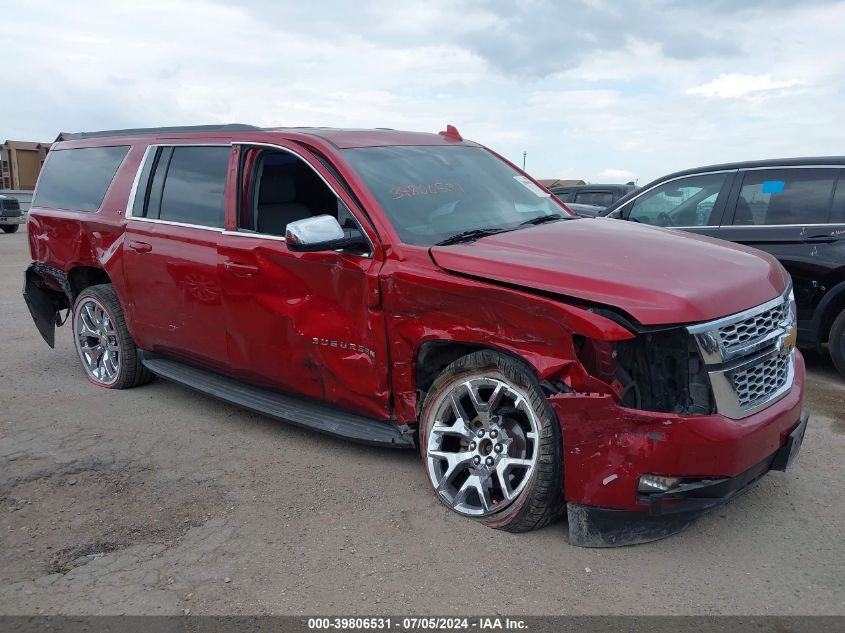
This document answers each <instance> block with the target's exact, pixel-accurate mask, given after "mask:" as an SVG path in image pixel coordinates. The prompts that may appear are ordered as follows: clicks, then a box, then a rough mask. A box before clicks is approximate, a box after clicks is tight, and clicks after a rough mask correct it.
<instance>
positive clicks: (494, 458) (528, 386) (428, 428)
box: [419, 350, 563, 532]
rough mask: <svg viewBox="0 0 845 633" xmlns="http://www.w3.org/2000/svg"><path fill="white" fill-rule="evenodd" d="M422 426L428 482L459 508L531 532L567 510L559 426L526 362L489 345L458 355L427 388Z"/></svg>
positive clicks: (506, 527)
mask: <svg viewBox="0 0 845 633" xmlns="http://www.w3.org/2000/svg"><path fill="white" fill-rule="evenodd" d="M419 428H420V452H421V453H422V458H423V466H424V467H425V469H426V472H427V474H428V476H429V480H430V481H431V483H432V485H433V486H434V488H435V492H436V493H437V496H438V498H439V499H440V501H441V502H443V503H444V504H445V505H446V506H447V507H449V508H450V509H452V510H453V511H455V512H457V513H458V514H460V515H462V516H467V517H470V518H474V519H476V520H478V521H480V522H481V523H484V524H485V525H487V526H488V527H492V528H496V529H502V530H506V531H508V532H527V531H529V530H535V529H538V528H541V527H543V526H545V525H547V524H548V523H550V522H551V521H553V520H554V519H556V518H557V517H559V516H560V514H561V513H562V511H563V458H562V452H563V449H562V443H561V434H560V425H559V423H558V420H557V416H556V415H555V413H554V411H553V410H552V408H551V406H550V405H549V403H548V401H547V400H546V397H545V395H544V394H543V390H542V388H541V387H540V384H539V383H538V381H537V378H536V376H535V375H534V373H533V371H532V370H531V369H530V367H528V366H526V365H525V364H523V363H521V362H519V361H518V360H516V359H513V358H511V357H509V356H506V355H504V354H500V353H498V352H493V351H490V350H483V351H478V352H474V353H472V354H469V355H467V356H464V357H462V358H459V359H458V360H456V361H454V362H453V363H452V364H451V365H449V366H448V367H446V369H444V370H443V373H441V374H440V376H439V377H438V378H437V380H435V381H434V384H433V385H432V386H431V388H430V389H429V391H428V394H427V395H426V398H425V401H424V403H423V406H422V412H421V414H420V426H419ZM500 508H501V509H500Z"/></svg>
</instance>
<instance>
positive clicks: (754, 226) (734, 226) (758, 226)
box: [671, 222, 845, 229]
mask: <svg viewBox="0 0 845 633" xmlns="http://www.w3.org/2000/svg"><path fill="white" fill-rule="evenodd" d="M804 226H812V227H817V226H845V222H824V223H822V224H723V225H722V226H720V227H718V228H722V229H777V228H798V227H804ZM671 228H686V227H674V226H673V227H671ZM692 228H695V227H692Z"/></svg>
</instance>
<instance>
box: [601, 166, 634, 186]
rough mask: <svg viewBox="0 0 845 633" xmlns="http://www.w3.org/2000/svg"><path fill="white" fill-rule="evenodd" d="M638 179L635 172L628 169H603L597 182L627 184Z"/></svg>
mask: <svg viewBox="0 0 845 633" xmlns="http://www.w3.org/2000/svg"><path fill="white" fill-rule="evenodd" d="M636 179H637V177H636V176H635V175H634V173H633V172H630V171H628V170H627V169H611V168H608V169H603V170H601V171H600V172H599V173H598V175H597V176H596V182H620V183H626V182H631V181H632V180H636Z"/></svg>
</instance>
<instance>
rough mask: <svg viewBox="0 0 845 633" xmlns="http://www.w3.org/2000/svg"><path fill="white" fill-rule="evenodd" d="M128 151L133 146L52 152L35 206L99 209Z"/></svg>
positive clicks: (40, 182) (82, 209) (42, 177)
mask: <svg viewBox="0 0 845 633" xmlns="http://www.w3.org/2000/svg"><path fill="white" fill-rule="evenodd" d="M128 152H129V147H128V146H123V145H122V146H119V147H85V148H81V149H63V150H53V151H51V152H50V154H49V157H48V159H47V162H46V163H45V164H44V169H43V170H42V172H41V178H40V179H39V181H38V190H37V191H36V193H35V198H34V200H33V201H32V204H33V206H38V207H46V208H51V209H70V210H73V211H97V210H98V209H99V208H100V205H102V204H103V198H105V196H106V191H108V188H109V185H110V184H111V182H112V180H114V175H115V174H116V173H117V168H118V167H120V163H122V162H123V159H124V158H126V154H127V153H128Z"/></svg>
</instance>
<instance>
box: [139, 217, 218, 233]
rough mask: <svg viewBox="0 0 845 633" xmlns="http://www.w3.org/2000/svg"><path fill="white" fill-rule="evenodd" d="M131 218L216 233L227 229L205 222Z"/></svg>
mask: <svg viewBox="0 0 845 633" xmlns="http://www.w3.org/2000/svg"><path fill="white" fill-rule="evenodd" d="M130 219H131V220H134V221H135V222H147V223H149V224H164V225H167V226H181V227H184V228H186V229H202V230H203V231H214V232H215V233H223V231H224V230H225V229H223V228H220V227H219V226H205V225H204V224H187V223H185V222H173V221H172V220H157V219H155V218H136V217H132V218H130Z"/></svg>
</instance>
